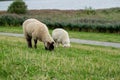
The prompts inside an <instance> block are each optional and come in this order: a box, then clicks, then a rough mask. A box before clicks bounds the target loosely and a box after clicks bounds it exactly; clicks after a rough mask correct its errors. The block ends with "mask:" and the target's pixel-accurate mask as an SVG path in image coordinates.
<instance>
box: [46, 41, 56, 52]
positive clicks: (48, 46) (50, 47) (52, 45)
mask: <svg viewBox="0 0 120 80" xmlns="http://www.w3.org/2000/svg"><path fill="white" fill-rule="evenodd" d="M45 49H46V50H50V51H52V50H54V42H51V43H50V42H46V43H45Z"/></svg>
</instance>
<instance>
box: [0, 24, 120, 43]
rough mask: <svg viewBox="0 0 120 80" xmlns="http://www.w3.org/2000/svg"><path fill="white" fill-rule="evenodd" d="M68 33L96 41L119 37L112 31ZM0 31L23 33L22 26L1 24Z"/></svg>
mask: <svg viewBox="0 0 120 80" xmlns="http://www.w3.org/2000/svg"><path fill="white" fill-rule="evenodd" d="M49 31H50V34H51V33H52V29H50V30H49ZM67 31H68V33H69V36H70V38H79V39H86V40H96V41H108V42H119V43H120V37H119V34H113V33H95V32H94V33H93V32H78V31H70V30H67ZM0 32H11V33H21V34H23V31H22V27H21V26H18V27H14V26H12V27H7V26H1V27H0Z"/></svg>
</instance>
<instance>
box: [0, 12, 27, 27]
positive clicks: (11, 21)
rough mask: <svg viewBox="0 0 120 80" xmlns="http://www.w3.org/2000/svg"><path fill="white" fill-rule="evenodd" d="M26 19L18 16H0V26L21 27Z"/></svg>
mask: <svg viewBox="0 0 120 80" xmlns="http://www.w3.org/2000/svg"><path fill="white" fill-rule="evenodd" d="M25 19H26V18H25V17H21V16H19V15H17V14H4V15H1V16H0V26H6V25H8V26H20V25H21V24H22V23H23V22H24V20H25Z"/></svg>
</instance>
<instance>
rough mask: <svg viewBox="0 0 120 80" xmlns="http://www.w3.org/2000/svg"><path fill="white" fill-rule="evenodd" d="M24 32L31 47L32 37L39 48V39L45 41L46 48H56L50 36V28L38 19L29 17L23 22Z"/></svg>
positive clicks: (35, 45)
mask: <svg viewBox="0 0 120 80" xmlns="http://www.w3.org/2000/svg"><path fill="white" fill-rule="evenodd" d="M23 32H24V35H25V38H26V41H27V44H28V47H29V48H32V41H31V40H32V38H33V40H34V43H35V44H34V47H35V48H37V40H39V41H42V42H43V43H44V46H45V49H46V50H53V49H54V40H53V38H52V37H51V36H50V34H49V31H48V28H47V26H46V25H45V24H43V23H42V22H40V21H38V20H37V19H27V20H26V21H24V23H23Z"/></svg>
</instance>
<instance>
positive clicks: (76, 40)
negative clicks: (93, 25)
mask: <svg viewBox="0 0 120 80" xmlns="http://www.w3.org/2000/svg"><path fill="white" fill-rule="evenodd" d="M0 35H7V36H15V37H23V34H16V33H4V32H0ZM70 41H71V42H74V43H81V44H90V45H100V46H110V47H115V48H120V43H113V42H100V41H92V40H83V39H76V38H71V39H70Z"/></svg>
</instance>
